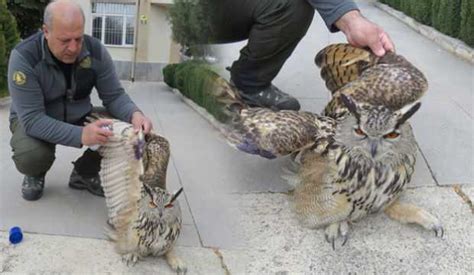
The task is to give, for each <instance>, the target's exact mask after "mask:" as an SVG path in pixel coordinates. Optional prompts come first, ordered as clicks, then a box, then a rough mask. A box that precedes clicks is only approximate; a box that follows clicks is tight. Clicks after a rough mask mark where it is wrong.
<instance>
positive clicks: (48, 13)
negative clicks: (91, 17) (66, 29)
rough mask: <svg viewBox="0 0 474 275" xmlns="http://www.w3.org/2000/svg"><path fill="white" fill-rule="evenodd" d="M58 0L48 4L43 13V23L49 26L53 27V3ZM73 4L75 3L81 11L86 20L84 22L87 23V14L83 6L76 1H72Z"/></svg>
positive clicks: (56, 0)
mask: <svg viewBox="0 0 474 275" xmlns="http://www.w3.org/2000/svg"><path fill="white" fill-rule="evenodd" d="M55 2H58V0H53V1H51V2H49V4H48V5H46V8H45V9H44V15H43V24H45V25H46V26H47V27H48V28H51V27H52V24H53V12H52V8H51V6H52V4H53V3H55ZM70 2H71V3H72V4H73V5H75V6H76V7H77V8H78V9H79V10H80V11H81V15H82V20H83V21H84V24H85V23H86V16H85V15H84V11H83V10H82V8H81V6H80V5H79V4H77V3H74V2H72V1H70Z"/></svg>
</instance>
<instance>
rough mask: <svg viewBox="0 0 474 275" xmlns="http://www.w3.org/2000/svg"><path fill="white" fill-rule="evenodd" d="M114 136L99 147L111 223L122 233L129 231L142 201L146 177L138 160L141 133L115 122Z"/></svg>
mask: <svg viewBox="0 0 474 275" xmlns="http://www.w3.org/2000/svg"><path fill="white" fill-rule="evenodd" d="M112 131H113V133H114V135H113V136H112V137H110V138H109V141H108V142H107V143H106V144H105V145H102V146H100V147H99V153H100V154H101V156H102V161H101V171H100V177H101V182H102V187H103V189H104V195H105V200H106V204H107V209H108V211H109V221H110V223H111V224H112V225H113V226H114V227H115V229H116V230H117V231H118V232H120V229H121V228H128V225H129V223H130V222H132V221H133V219H131V218H130V215H132V216H134V215H136V214H137V213H136V212H137V210H138V207H137V203H138V200H139V199H140V194H141V190H142V186H143V184H142V182H141V180H140V176H141V175H143V170H144V168H143V162H142V159H141V158H140V159H136V157H135V156H136V154H135V148H134V145H135V144H137V140H138V134H137V133H135V131H134V130H133V126H132V125H131V124H129V123H125V122H121V121H118V120H114V121H113V124H112Z"/></svg>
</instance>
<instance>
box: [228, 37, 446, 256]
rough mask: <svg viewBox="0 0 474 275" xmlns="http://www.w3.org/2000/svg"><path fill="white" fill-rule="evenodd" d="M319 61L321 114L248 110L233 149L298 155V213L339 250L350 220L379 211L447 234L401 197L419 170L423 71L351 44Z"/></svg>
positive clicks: (233, 135)
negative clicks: (323, 94)
mask: <svg viewBox="0 0 474 275" xmlns="http://www.w3.org/2000/svg"><path fill="white" fill-rule="evenodd" d="M315 61H316V64H317V65H318V66H319V67H320V68H321V76H322V78H323V79H324V80H325V81H326V86H327V87H328V89H329V90H330V91H331V93H332V99H331V101H330V102H329V103H328V104H327V106H326V108H325V109H324V111H323V114H322V115H317V114H314V113H310V112H303V111H279V112H275V111H272V110H268V109H262V108H246V109H243V110H241V112H240V116H239V117H238V119H237V120H236V121H234V123H233V125H232V127H231V129H232V130H230V131H229V133H228V136H227V137H228V138H229V140H230V142H231V144H232V145H234V146H235V147H236V148H238V149H239V150H242V151H244V152H247V153H251V154H257V155H260V156H263V157H266V158H275V157H279V156H284V155H289V154H292V155H293V157H294V158H293V159H294V160H296V161H297V162H298V166H297V171H295V174H294V175H292V176H290V177H289V179H290V181H291V183H293V184H295V189H294V192H293V194H294V208H295V211H296V213H297V216H298V217H299V219H300V220H301V222H302V223H303V224H304V225H306V226H308V227H312V228H325V236H326V240H328V242H330V243H332V246H333V248H334V244H335V240H336V239H338V238H341V239H342V243H343V244H345V242H346V241H347V238H348V233H349V230H350V223H351V222H352V221H356V220H358V219H360V218H362V217H364V216H366V215H367V214H369V213H373V212H377V211H379V210H383V211H384V212H385V213H386V214H387V215H388V216H389V217H391V218H393V219H395V220H398V221H400V222H403V223H416V224H419V225H421V226H423V227H425V228H427V229H430V230H434V232H435V235H436V236H442V235H443V228H442V226H441V224H440V222H439V221H438V219H437V218H435V217H434V216H433V215H431V214H430V213H428V212H427V211H425V210H423V209H420V208H418V207H416V206H414V205H411V204H404V203H401V202H399V201H398V200H397V199H398V197H399V195H400V193H401V192H402V191H403V189H404V188H405V186H406V185H407V184H408V183H409V182H410V179H411V176H412V174H413V172H414V168H415V159H416V153H417V145H416V140H415V137H414V135H413V132H412V129H411V127H410V124H409V123H408V121H407V120H408V119H409V118H410V117H411V116H412V115H413V114H414V113H415V112H416V111H417V110H418V108H419V107H420V104H421V103H420V102H419V99H420V98H421V96H422V95H423V94H424V93H425V91H426V90H427V87H428V85H427V81H426V79H425V77H424V76H423V74H422V73H421V72H420V71H419V70H418V69H417V68H415V67H414V66H413V65H412V64H410V63H409V62H408V61H407V60H406V59H405V58H403V57H402V56H400V55H397V54H395V53H392V52H389V53H387V54H386V55H385V56H383V57H377V56H375V55H374V54H373V53H371V52H370V51H369V50H366V49H360V48H355V47H352V46H350V45H348V44H334V45H330V46H328V47H326V48H324V49H323V50H321V51H320V52H319V53H318V54H317V56H316V59H315Z"/></svg>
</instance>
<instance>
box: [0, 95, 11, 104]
mask: <svg viewBox="0 0 474 275" xmlns="http://www.w3.org/2000/svg"><path fill="white" fill-rule="evenodd" d="M11 101H12V99H11V97H9V96H7V97H2V98H0V107H4V106H5V107H6V106H8V105H10V103H11Z"/></svg>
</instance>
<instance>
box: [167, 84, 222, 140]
mask: <svg viewBox="0 0 474 275" xmlns="http://www.w3.org/2000/svg"><path fill="white" fill-rule="evenodd" d="M170 88H171V87H170ZM171 91H172V92H173V93H174V94H175V95H177V96H179V97H180V98H181V100H182V101H184V103H186V104H187V105H188V106H189V107H191V109H193V110H194V111H195V112H197V113H198V114H199V115H201V116H202V117H203V118H204V119H205V120H207V121H208V122H209V123H210V124H211V125H212V126H213V127H214V128H216V130H218V131H219V132H220V133H221V134H224V133H225V124H223V123H221V122H219V121H218V120H217V119H215V118H214V117H213V116H212V115H211V114H209V113H208V112H207V110H206V109H204V108H203V107H201V106H199V105H197V104H196V103H195V102H194V101H192V100H191V99H189V98H187V97H186V96H184V95H183V94H182V93H181V92H180V91H179V90H178V89H176V88H171Z"/></svg>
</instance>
